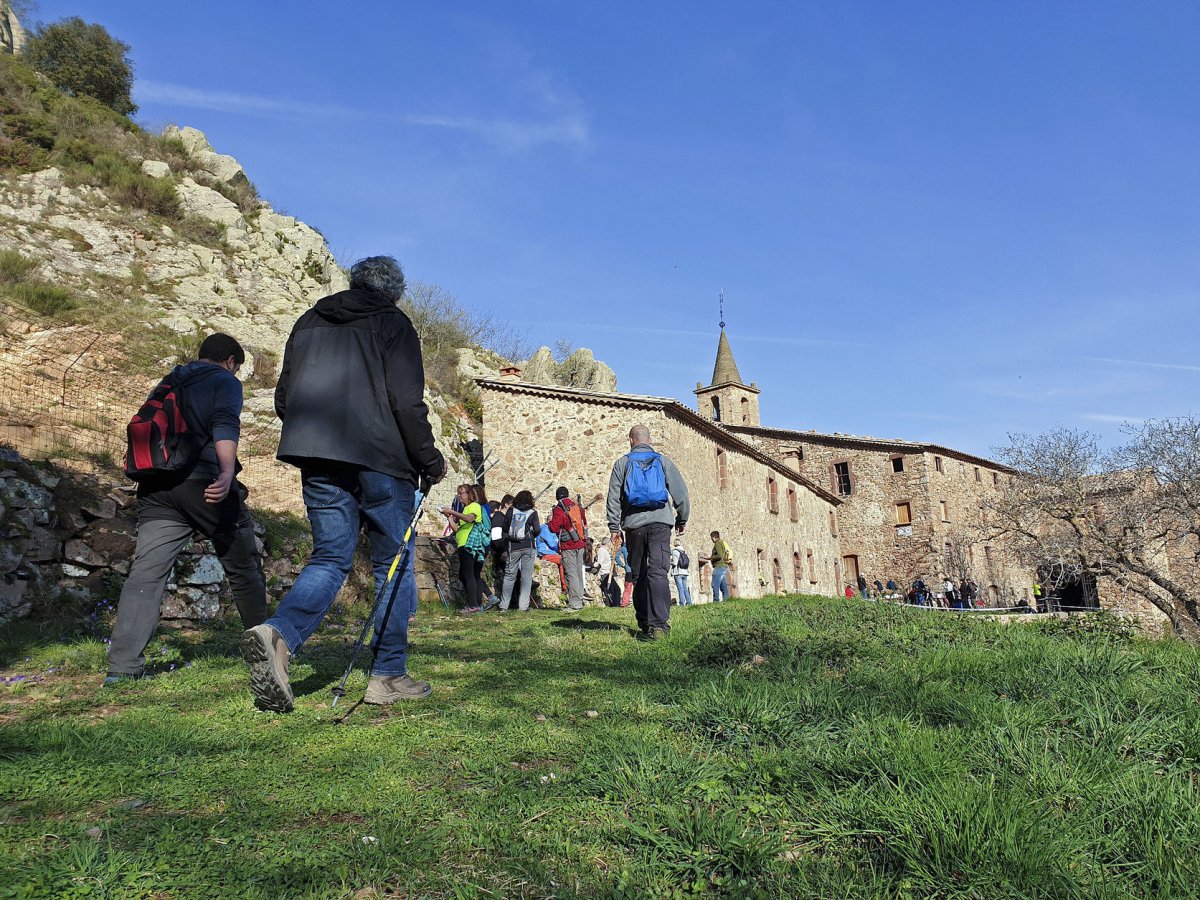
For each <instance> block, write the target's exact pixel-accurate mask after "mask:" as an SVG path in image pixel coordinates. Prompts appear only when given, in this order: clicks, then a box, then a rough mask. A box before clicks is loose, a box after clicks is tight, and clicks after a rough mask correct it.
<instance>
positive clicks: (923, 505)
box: [744, 431, 1034, 602]
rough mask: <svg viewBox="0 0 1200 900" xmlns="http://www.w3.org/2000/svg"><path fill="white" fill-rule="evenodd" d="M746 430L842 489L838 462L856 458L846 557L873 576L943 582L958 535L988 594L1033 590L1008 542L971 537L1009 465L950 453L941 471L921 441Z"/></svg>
mask: <svg viewBox="0 0 1200 900" xmlns="http://www.w3.org/2000/svg"><path fill="white" fill-rule="evenodd" d="M744 434H745V436H747V437H751V438H753V440H754V442H755V444H756V445H757V446H759V447H760V449H762V450H763V451H764V452H765V453H767V454H768V455H770V456H772V457H773V458H775V459H779V460H780V461H783V462H785V463H787V464H789V465H791V466H793V467H795V468H796V469H797V471H799V472H801V473H802V474H804V475H805V476H806V477H808V478H809V479H811V480H812V481H813V482H814V483H817V484H820V485H821V486H823V487H828V488H829V490H831V491H833V492H834V493H836V492H837V483H836V479H835V476H834V465H835V464H836V463H842V462H845V463H848V464H849V466H850V478H851V488H852V490H851V494H850V495H849V496H847V497H844V498H843V499H844V503H843V505H842V506H841V507H840V508H839V510H838V530H839V538H840V541H841V548H842V549H841V552H842V555H843V556H844V557H849V556H855V557H857V558H858V566H859V570H860V571H861V572H862V573H863V574H864V575H866V577H867V580H868V581H874V580H875V579H876V578H878V579H879V580H880V581H883V582H886V581H887V580H888V578H894V579H895V580H896V582H897V583H898V584H900V585H901V586H907V585H908V584H910V583H911V582H912V580H913V579H914V578H915V577H917V576H918V575H919V576H921V577H922V578H923V579H924V580H925V581H926V582H927V583H930V584H931V585H932V584H938V585H940V584H941V582H942V581H943V580H944V578H945V576H946V574H947V566H946V562H945V559H946V550H945V546H946V543H947V542H950V543H951V544H953V545H958V544H965V545H966V546H965V548H964V549H962V550H960V553H963V554H965V558H966V561H967V563H968V565H969V569H970V572H971V576H972V577H973V578H974V580H975V582H976V583H977V584H978V586H979V590H980V595H981V597H982V598H983V599H992V600H996V601H997V602H1006V601H1015V600H1016V599H1018V598H1019V597H1021V596H1023V595H1026V596H1028V595H1029V592H1030V589H1031V586H1032V584H1033V577H1034V575H1033V572H1032V571H1031V570H1028V569H1026V568H1023V567H1021V566H1019V565H1018V564H1017V563H1016V562H1015V561H1014V560H1013V559H1012V558H1011V555H1010V554H1009V552H1008V550H1007V548H1006V547H1004V546H1003V545H1002V544H1000V543H988V544H984V543H982V542H978V541H970V540H968V534H969V529H970V528H971V527H972V526H975V525H978V524H980V522H981V517H982V516H983V515H984V513H983V506H984V504H985V503H986V501H987V499H988V496H989V494H990V493H991V492H994V491H996V490H997V487H996V484H995V481H994V478H993V474H994V475H995V477H996V478H1000V479H1003V478H1007V477H1008V475H1007V473H1005V472H1003V471H1002V470H1000V469H998V468H990V467H987V466H983V465H979V466H976V464H975V463H972V462H965V461H962V460H958V459H954V458H951V457H945V456H943V457H940V458H941V467H942V470H941V471H940V472H939V471H938V468H937V462H936V459H935V457H936V456H937V455H936V454H933V453H928V452H922V451H920V450H917V449H915V448H914V450H912V451H910V452H907V453H902V452H900V451H899V450H889V449H871V448H864V447H861V446H854V445H849V444H847V445H840V446H838V445H829V444H825V443H810V442H806V441H803V440H802V437H803V435H802V434H798V435H797V438H790V439H789V438H786V437H784V436H782V435H779V434H778V433H773V434H770V435H767V434H761V433H754V432H750V431H747V432H744ZM798 446H800V447H802V448H803V454H802V458H801V459H799V460H797V458H796V454H795V451H796V449H797V447H798ZM896 457H900V458H902V459H903V466H904V468H903V471H901V472H895V471H894V470H893V465H892V460H893V458H896ZM976 468H978V470H979V476H978V480H976V475H975V472H976ZM942 501H945V502H946V513H947V515H946V518H943V516H942V507H941V502H942ZM900 503H908V504H909V509H910V510H911V519H912V521H911V528H910V529H905V528H903V527H901V526H900V524H899V522H898V513H897V504H900ZM849 568H850V566H849V565H848V564H846V565H844V566H843V572H842V574H843V576H844V577H845V578H847V579H849V578H850V575H849V573H848V571H847V570H848V569H849ZM956 580H957V579H956Z"/></svg>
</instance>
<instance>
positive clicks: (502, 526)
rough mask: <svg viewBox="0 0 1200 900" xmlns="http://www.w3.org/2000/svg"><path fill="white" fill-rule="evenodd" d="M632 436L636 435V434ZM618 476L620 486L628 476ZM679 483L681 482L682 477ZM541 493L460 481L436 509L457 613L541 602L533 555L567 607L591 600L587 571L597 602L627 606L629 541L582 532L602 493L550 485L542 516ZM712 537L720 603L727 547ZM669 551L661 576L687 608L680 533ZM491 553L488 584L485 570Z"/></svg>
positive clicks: (725, 591)
mask: <svg viewBox="0 0 1200 900" xmlns="http://www.w3.org/2000/svg"><path fill="white" fill-rule="evenodd" d="M637 439H638V440H639V441H640V440H642V438H641V437H640V436H639V437H638V438H637ZM646 441H647V443H645V444H644V445H642V444H639V445H637V447H636V448H634V449H633V451H632V452H635V453H647V452H653V451H652V449H651V448H650V445H649V443H648V438H646ZM638 448H641V449H638ZM664 468H665V467H664ZM622 478H623V480H622V484H621V487H622V489H624V487H625V482H626V481H627V480H628V479H627V477H625V476H622ZM678 483H679V485H681V486H682V485H683V479H682V477H679V481H678ZM549 487H550V486H549V485H547V486H546V488H544V489H543V492H544V491H545V490H549ZM685 489H686V488H684V487H681V490H685ZM539 497H540V494H539V495H537V496H535V495H534V494H533V493H532V492H531V491H529V490H520V491H518V492H517V493H516V494H515V495H513V494H505V495H504V496H503V497H502V498H501V499H500V500H499V502H495V501H489V500H488V499H487V497H486V494H485V491H484V488H483V486H482V485H480V484H478V483H475V484H461V485H459V486H458V489H457V491H456V497H455V499H454V501H453V502H452V503H451V505H450V506H446V507H443V508H442V509H441V513H442V515H443V516H445V517H446V519H447V522H446V530H445V532H444V534H443V539H444V540H446V541H448V542H452V543H453V544H454V546H455V550H456V559H457V564H458V574H459V581H460V582H461V583H462V585H463V590H464V593H465V603H466V606H465V608H464V609H463V612H465V613H473V612H486V611H488V610H493V609H496V610H499V611H500V612H508V611H510V610H513V609H516V610H519V611H521V612H525V611H527V610H529V609H530V606H531V605H534V606H539V605H540V604H539V600H538V598H537V596H536V595H535V593H534V589H535V584H534V578H533V575H534V564H535V562H536V561H537V560H543V561H544V562H546V563H547V564H550V565H553V566H555V568H556V570H557V574H558V585H559V588H560V589H561V591H562V594H563V596H564V597H565V598H566V602H567V607H568V608H569V609H573V610H578V609H582V608H583V606H584V605H585V604H586V603H587V602H588V601H589V600H593V599H594V598H593V597H591V596H590V594H589V591H588V584H587V574H588V573H591V574H592V575H594V576H596V578H597V580H598V584H599V588H600V598H599V600H600V602H602V603H603V605H605V606H617V607H628V606H630V605H632V603H633V593H634V589H635V587H636V584H637V577H636V574H635V571H634V568H633V565H632V563H631V557H630V552H629V546H628V544H627V542H626V541H625V540H624V539H623V538H622V536H621V535H620V534H617V535H616V536H613V535H610V534H609V533H605V534H604V535H603V536H602V537H601V538H600V539H599V540H598V541H597V540H594V539H593V538H592V537H591V536H590V535H589V533H588V530H589V526H588V516H587V512H588V509H589V508H590V507H591V506H592V504H593V503H595V502H596V501H598V500H600V499H601V498H600V497H597V498H596V499H595V500H593V501H592V502H591V503H588V504H583V503H582V502H581V499H580V498H579V497H578V495H577V496H576V497H575V498H574V499H572V498H571V492H570V490H569V489H568V488H567V487H566V486H565V485H561V486H559V487H558V489H557V490H556V491H555V494H554V505H553V507H551V509H550V511H549V513H546V514H544V518H543V514H542V513H539V512H538V510H537V509H535V504H536V502H537V500H538V498H539ZM668 524H670V523H668ZM712 539H713V550H712V553H711V554H710V555H709V556H701V557H700V560H701V561H702V562H705V563H710V564H712V565H713V567H714V599H715V600H717V601H720V600H722V599H727V598H728V596H729V587H728V584H727V573H728V567H729V563H730V552H729V548H728V546H727V545H726V544H725V542H724V541H723V540H722V539H721V537H720V534H719V533H718V532H713V533H712ZM668 554H669V558H668V562H667V569H668V572H667V574H668V577H669V579H670V582H673V583H674V585H675V600H674V602H675V603H677V604H678V605H679V606H690V605H692V603H693V599H692V592H691V579H690V574H691V573H690V570H691V566H692V561H691V557H690V556H689V555H688V553H687V550H686V549H684V546H683V540H682V537H681V536H680V535H679V534H676V535H675V537H674V539H673V541H672V543H671V546H670V548H669V551H668ZM489 558H490V559H491V562H492V565H491V570H492V573H491V587H489V585H488V580H487V578H485V575H484V572H485V570H486V568H487V565H486V564H487V560H488V559H489ZM542 599H545V598H542Z"/></svg>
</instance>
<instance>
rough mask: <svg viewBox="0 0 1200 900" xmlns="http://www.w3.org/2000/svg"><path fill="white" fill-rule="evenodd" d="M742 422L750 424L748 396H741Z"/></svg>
mask: <svg viewBox="0 0 1200 900" xmlns="http://www.w3.org/2000/svg"><path fill="white" fill-rule="evenodd" d="M741 405H742V424H743V425H749V424H750V400H749V398H748V397H743V398H742V404H741Z"/></svg>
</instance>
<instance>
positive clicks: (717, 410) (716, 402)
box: [712, 397, 721, 422]
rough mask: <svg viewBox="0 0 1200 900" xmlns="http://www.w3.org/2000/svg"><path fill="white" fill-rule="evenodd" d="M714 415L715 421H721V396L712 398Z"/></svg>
mask: <svg viewBox="0 0 1200 900" xmlns="http://www.w3.org/2000/svg"><path fill="white" fill-rule="evenodd" d="M712 417H713V421H714V422H720V421H721V398H720V397H713V398H712Z"/></svg>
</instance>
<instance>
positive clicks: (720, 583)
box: [712, 566, 729, 603]
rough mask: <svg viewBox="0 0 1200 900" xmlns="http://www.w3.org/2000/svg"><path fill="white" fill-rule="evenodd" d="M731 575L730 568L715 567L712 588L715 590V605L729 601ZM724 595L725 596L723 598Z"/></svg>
mask: <svg viewBox="0 0 1200 900" xmlns="http://www.w3.org/2000/svg"><path fill="white" fill-rule="evenodd" d="M728 575H729V567H728V566H713V574H712V588H713V603H720V602H721V601H722V600H728V599H729V582H728V580H727V577H726V576H728ZM722 595H724V596H722Z"/></svg>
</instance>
